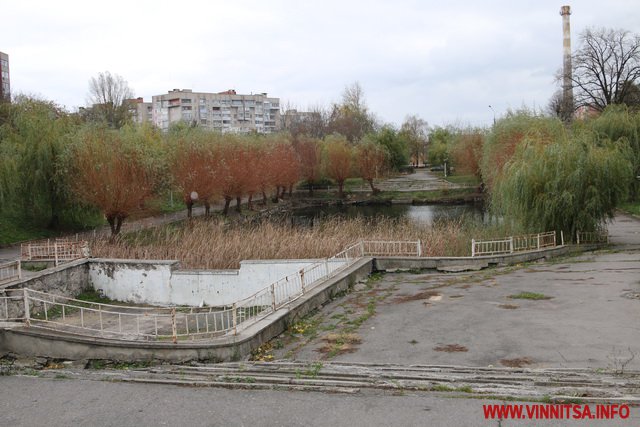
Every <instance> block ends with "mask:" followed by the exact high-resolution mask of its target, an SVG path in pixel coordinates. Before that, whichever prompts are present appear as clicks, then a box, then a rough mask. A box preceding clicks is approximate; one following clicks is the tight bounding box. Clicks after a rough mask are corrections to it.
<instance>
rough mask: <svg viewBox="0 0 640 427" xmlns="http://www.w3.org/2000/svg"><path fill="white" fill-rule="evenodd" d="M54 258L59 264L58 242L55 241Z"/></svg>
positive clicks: (56, 264) (56, 263)
mask: <svg viewBox="0 0 640 427" xmlns="http://www.w3.org/2000/svg"><path fill="white" fill-rule="evenodd" d="M53 259H54V260H55V261H54V262H55V264H54V265H55V266H56V267H57V266H58V242H56V241H54V242H53Z"/></svg>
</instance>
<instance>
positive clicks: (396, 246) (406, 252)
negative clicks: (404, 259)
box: [362, 240, 422, 257]
mask: <svg viewBox="0 0 640 427" xmlns="http://www.w3.org/2000/svg"><path fill="white" fill-rule="evenodd" d="M362 245H363V249H362V250H363V252H364V254H365V255H367V256H417V257H420V256H422V242H421V241H420V240H417V241H414V242H412V241H395V242H394V241H383V240H365V241H363V242H362Z"/></svg>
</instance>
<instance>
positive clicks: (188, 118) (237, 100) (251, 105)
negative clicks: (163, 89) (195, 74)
mask: <svg viewBox="0 0 640 427" xmlns="http://www.w3.org/2000/svg"><path fill="white" fill-rule="evenodd" d="M152 121H153V123H154V124H155V125H156V126H158V127H159V128H160V129H162V130H165V131H166V130H168V129H169V127H170V126H171V124H173V123H176V122H180V121H183V122H186V123H188V124H195V125H198V126H201V127H204V128H208V129H213V130H219V131H221V132H236V133H247V132H253V131H255V132H259V133H272V132H276V131H277V130H279V128H280V99H279V98H269V97H268V96H267V94H266V93H261V94H256V95H238V94H237V93H236V91H235V90H228V91H226V92H220V93H204V92H193V91H192V90H191V89H174V90H171V91H169V93H167V94H165V95H156V96H153V97H152Z"/></svg>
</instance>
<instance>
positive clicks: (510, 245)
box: [509, 236, 513, 253]
mask: <svg viewBox="0 0 640 427" xmlns="http://www.w3.org/2000/svg"><path fill="white" fill-rule="evenodd" d="M509 252H510V253H513V236H510V237H509Z"/></svg>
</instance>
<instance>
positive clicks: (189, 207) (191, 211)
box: [184, 198, 193, 219]
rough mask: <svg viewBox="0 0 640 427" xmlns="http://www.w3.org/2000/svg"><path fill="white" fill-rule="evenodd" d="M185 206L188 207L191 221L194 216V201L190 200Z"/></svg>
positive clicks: (188, 215)
mask: <svg viewBox="0 0 640 427" xmlns="http://www.w3.org/2000/svg"><path fill="white" fill-rule="evenodd" d="M184 204H185V205H187V218H189V219H191V216H192V215H193V200H191V198H189V200H187V201H185V202H184Z"/></svg>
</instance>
